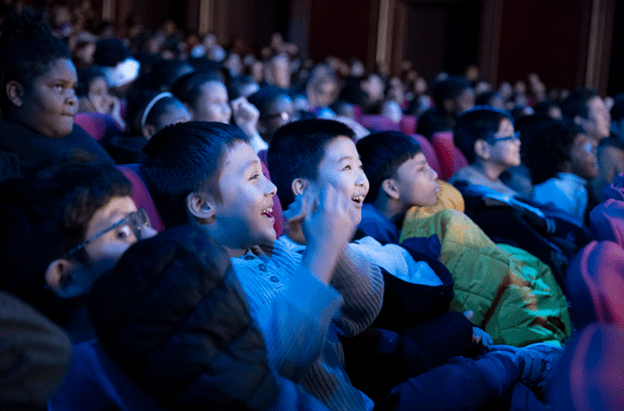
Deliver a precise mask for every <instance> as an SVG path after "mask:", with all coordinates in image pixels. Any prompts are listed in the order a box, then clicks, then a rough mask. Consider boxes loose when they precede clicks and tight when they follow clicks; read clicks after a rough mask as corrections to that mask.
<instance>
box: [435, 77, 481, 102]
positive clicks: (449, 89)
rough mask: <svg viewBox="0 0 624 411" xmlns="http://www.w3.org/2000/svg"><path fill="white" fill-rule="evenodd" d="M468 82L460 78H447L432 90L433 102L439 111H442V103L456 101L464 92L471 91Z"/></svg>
mask: <svg viewBox="0 0 624 411" xmlns="http://www.w3.org/2000/svg"><path fill="white" fill-rule="evenodd" d="M471 88H472V86H471V85H470V82H469V81H468V80H467V79H466V78H464V77H460V76H448V77H447V78H446V79H445V80H443V81H441V82H439V83H438V84H436V86H435V87H434V88H433V101H434V103H435V105H436V107H438V108H439V109H440V110H444V106H443V104H444V101H446V100H449V99H456V98H457V97H459V96H460V95H461V94H462V93H463V92H464V90H467V89H471Z"/></svg>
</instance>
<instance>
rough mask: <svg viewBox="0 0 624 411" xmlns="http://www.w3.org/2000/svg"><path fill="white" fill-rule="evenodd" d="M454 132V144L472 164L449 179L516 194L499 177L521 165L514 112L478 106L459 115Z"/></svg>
mask: <svg viewBox="0 0 624 411" xmlns="http://www.w3.org/2000/svg"><path fill="white" fill-rule="evenodd" d="M454 132H455V145H457V147H459V149H460V150H461V151H462V153H464V155H465V156H466V159H467V160H468V162H469V163H470V165H469V166H468V167H464V168H462V169H461V170H459V171H458V172H457V173H455V175H453V176H452V177H451V179H450V180H449V182H450V183H451V184H453V185H457V183H459V182H464V183H467V184H468V185H479V186H485V187H488V188H491V189H493V190H495V191H498V192H500V193H502V194H505V195H508V196H515V195H517V193H516V192H515V191H514V190H512V189H511V188H510V187H508V186H507V185H505V184H504V183H503V182H502V181H501V180H500V176H501V174H503V172H505V171H507V170H508V169H510V168H511V167H514V166H519V165H520V135H519V134H518V133H516V130H515V129H514V125H513V121H512V117H511V115H510V114H509V113H508V112H507V111H504V110H499V109H496V108H494V107H490V106H477V107H475V108H474V109H472V110H470V111H468V112H466V113H464V114H462V115H461V116H460V117H459V118H458V119H457V124H456V125H455V131H454Z"/></svg>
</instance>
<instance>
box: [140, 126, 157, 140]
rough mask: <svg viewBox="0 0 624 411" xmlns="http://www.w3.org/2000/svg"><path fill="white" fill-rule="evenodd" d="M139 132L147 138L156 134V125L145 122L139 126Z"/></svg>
mask: <svg viewBox="0 0 624 411" xmlns="http://www.w3.org/2000/svg"><path fill="white" fill-rule="evenodd" d="M141 133H143V137H145V138H146V139H148V140H149V139H150V138H152V136H153V135H154V134H156V127H154V126H153V125H151V124H146V125H144V126H143V127H141Z"/></svg>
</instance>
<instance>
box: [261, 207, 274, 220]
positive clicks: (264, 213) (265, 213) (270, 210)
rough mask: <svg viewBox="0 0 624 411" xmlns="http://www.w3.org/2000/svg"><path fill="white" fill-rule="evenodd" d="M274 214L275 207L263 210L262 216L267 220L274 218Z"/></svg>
mask: <svg viewBox="0 0 624 411" xmlns="http://www.w3.org/2000/svg"><path fill="white" fill-rule="evenodd" d="M272 212H273V207H268V208H265V209H264V210H262V211H261V212H260V214H262V215H263V216H265V217H266V218H273V216H272V215H271V213H272Z"/></svg>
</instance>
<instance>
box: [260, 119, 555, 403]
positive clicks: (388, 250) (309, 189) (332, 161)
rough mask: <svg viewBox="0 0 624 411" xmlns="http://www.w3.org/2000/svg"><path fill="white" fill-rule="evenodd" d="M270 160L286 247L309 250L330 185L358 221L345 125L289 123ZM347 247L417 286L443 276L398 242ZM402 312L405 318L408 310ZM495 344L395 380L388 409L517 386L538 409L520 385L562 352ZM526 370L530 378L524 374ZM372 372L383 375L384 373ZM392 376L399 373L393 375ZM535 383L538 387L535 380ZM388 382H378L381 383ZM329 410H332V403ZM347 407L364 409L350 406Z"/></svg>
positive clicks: (359, 202)
mask: <svg viewBox="0 0 624 411" xmlns="http://www.w3.org/2000/svg"><path fill="white" fill-rule="evenodd" d="M367 138H368V137H367ZM268 163H269V164H268V166H269V171H270V172H271V175H272V176H274V177H273V182H274V183H275V184H276V186H277V187H278V195H279V198H280V201H281V203H282V207H283V208H284V209H286V210H287V211H286V212H285V213H284V216H285V218H286V219H287V231H286V234H285V235H284V236H282V237H280V241H288V242H289V243H290V246H291V248H292V249H294V250H299V251H303V250H305V248H306V247H305V246H304V244H307V246H308V247H310V243H309V242H308V241H307V240H308V236H307V235H305V233H306V231H307V230H308V229H309V228H307V224H306V223H305V220H306V218H307V216H308V214H309V213H311V212H312V210H313V207H311V205H310V204H311V200H312V199H314V198H315V197H316V195H317V194H316V193H318V192H322V191H323V190H325V189H326V188H327V187H333V188H334V190H336V191H337V192H339V193H340V194H342V197H343V198H344V199H348V200H349V209H350V210H352V212H353V213H355V214H357V215H356V216H355V218H356V220H358V221H359V220H360V215H361V210H362V206H363V199H364V198H365V197H366V194H367V193H368V190H369V182H368V179H367V178H366V175H365V174H364V171H363V168H362V162H361V161H360V155H359V153H358V150H357V148H356V145H355V143H354V142H353V131H352V130H350V129H349V128H348V127H346V126H344V125H343V124H341V123H338V122H335V121H331V120H320V119H314V120H303V121H298V122H294V123H290V124H288V125H286V126H284V127H282V128H281V129H279V130H278V131H277V132H276V134H275V136H274V138H273V142H272V144H271V146H270V147H269V152H268ZM415 163H416V162H415ZM410 165H412V164H410ZM420 165H421V166H422V164H420ZM417 170H421V168H420V167H419V168H417ZM423 171H424V172H425V178H424V179H425V181H427V184H426V185H428V186H429V188H428V189H427V190H426V191H427V195H426V196H425V199H423V200H421V201H435V196H434V195H433V194H434V191H435V181H433V180H430V178H431V177H433V176H434V174H435V173H433V174H430V172H428V170H427V169H424V170H423ZM428 174H430V175H428ZM335 228H340V227H335ZM325 231H326V232H327V238H331V237H330V236H331V235H337V233H336V232H335V229H334V230H331V229H330V228H329V227H328V228H327V229H326V230H325ZM349 251H351V252H355V251H359V252H360V254H361V255H366V256H367V257H368V258H369V259H370V260H371V261H373V263H374V264H376V265H379V266H382V267H383V269H385V270H386V271H388V272H389V273H391V275H395V274H396V273H397V272H398V271H401V270H403V272H406V271H407V273H408V274H412V279H413V278H417V279H418V280H417V281H415V282H417V283H419V284H421V285H426V286H427V287H431V288H433V287H432V286H436V285H439V284H441V279H440V278H439V277H438V276H437V275H436V273H435V272H433V271H432V269H431V268H430V267H428V266H426V267H423V266H422V265H421V266H417V264H416V263H415V261H414V260H413V258H411V257H410V256H409V254H408V253H407V251H406V250H405V249H403V248H401V247H400V246H397V245H394V244H390V245H385V246H382V245H381V244H379V243H378V242H376V241H375V240H373V239H371V238H370V237H366V238H363V239H360V240H359V241H356V242H355V243H352V244H350V245H349ZM416 271H418V272H416ZM358 281H361V279H360V280H358ZM386 286H388V284H386ZM346 300H347V297H346V296H345V301H346ZM403 314H404V315H406V314H407V310H406V312H405V313H403ZM460 315H461V314H460ZM488 338H489V337H488ZM402 341H405V340H402ZM398 345H401V344H400V343H399V344H398ZM494 349H496V351H497V352H490V353H487V354H485V355H483V356H480V357H478V358H477V360H474V361H473V360H472V359H470V358H465V357H461V356H459V357H455V358H453V359H452V360H451V361H450V362H449V364H447V365H442V366H439V367H435V368H433V369H431V370H429V371H427V372H425V373H423V374H421V375H419V376H417V377H414V378H411V379H409V380H408V381H406V382H405V383H403V384H400V385H398V386H397V387H395V388H394V390H393V393H392V395H391V397H393V399H392V400H391V401H390V403H392V404H393V405H392V407H393V409H400V410H411V409H440V410H451V409H489V408H488V403H489V402H490V401H497V400H498V399H499V398H500V397H501V395H502V394H503V393H505V392H507V393H509V396H512V394H511V390H512V389H513V390H517V391H516V392H517V394H514V395H517V398H512V399H511V401H512V402H513V404H514V405H517V408H514V409H527V410H528V409H542V408H541V404H539V403H538V402H537V401H536V400H535V397H534V396H533V394H531V393H530V392H529V390H528V389H527V388H526V387H525V386H523V385H522V384H521V383H520V382H524V383H526V384H527V385H529V386H534V387H535V386H541V387H543V386H544V385H546V384H547V382H548V379H549V377H550V372H548V371H547V369H544V370H543V369H542V367H546V366H547V364H551V366H552V363H553V362H556V360H557V359H558V358H559V356H560V355H561V351H562V349H561V348H558V347H554V346H552V345H549V344H534V345H531V346H529V347H527V348H525V349H516V348H508V347H501V346H498V347H497V346H494ZM398 350H399V348H397V351H398ZM508 350H510V351H508ZM502 351H506V352H505V353H503V352H502ZM395 354H396V353H395ZM510 360H511V361H510ZM387 361H388V362H390V360H387ZM403 365H404V364H403ZM551 366H548V367H551ZM532 373H533V376H532V377H529V375H530V374H532ZM376 377H377V378H379V379H382V378H384V377H385V376H381V375H377V376H376ZM533 377H537V378H536V379H533ZM391 378H399V377H398V376H396V375H394V376H392V377H391ZM537 380H539V381H540V382H539V384H536V382H537ZM386 382H387V381H383V382H382V381H379V384H382V383H386ZM344 384H350V381H349V380H348V379H346V380H345V381H344ZM481 384H483V385H481ZM449 387H452V388H449ZM351 389H352V390H355V389H354V388H353V387H351ZM320 394H322V392H320ZM315 395H317V394H316V393H315ZM393 401H396V402H393ZM326 404H327V403H326ZM351 405H353V404H351ZM377 405H379V404H377ZM490 405H491V403H490ZM329 408H331V409H335V407H332V406H329ZM351 409H366V408H362V407H357V408H356V407H353V406H352V408H351Z"/></svg>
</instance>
